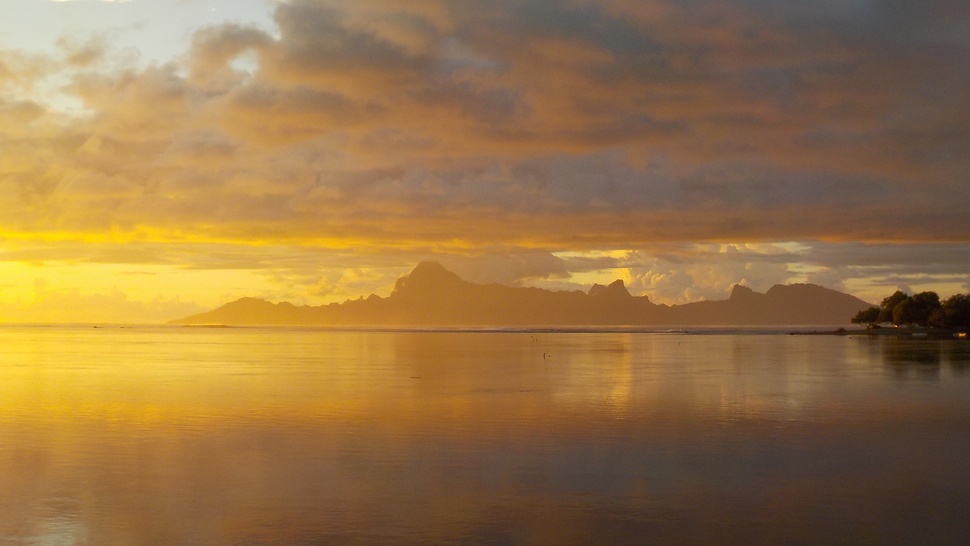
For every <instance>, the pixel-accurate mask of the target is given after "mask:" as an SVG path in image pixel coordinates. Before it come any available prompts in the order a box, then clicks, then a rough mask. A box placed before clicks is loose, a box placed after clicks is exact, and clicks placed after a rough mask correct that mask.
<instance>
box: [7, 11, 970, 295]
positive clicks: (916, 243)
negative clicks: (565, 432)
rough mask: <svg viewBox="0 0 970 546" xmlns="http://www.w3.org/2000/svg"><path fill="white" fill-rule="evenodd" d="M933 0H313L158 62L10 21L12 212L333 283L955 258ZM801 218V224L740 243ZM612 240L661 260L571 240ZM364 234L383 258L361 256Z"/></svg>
mask: <svg viewBox="0 0 970 546" xmlns="http://www.w3.org/2000/svg"><path fill="white" fill-rule="evenodd" d="M920 6H921V7H920V9H919V10H916V11H913V10H912V8H907V7H906V6H903V5H902V4H900V3H899V2H883V1H873V2H851V3H846V2H834V1H831V2H830V1H825V2H816V3H808V4H806V3H798V4H793V3H791V2H774V1H763V0H758V1H755V0H744V1H741V0H738V1H732V2H712V1H706V0H699V1H696V2H686V3H685V2H673V1H667V0H649V1H646V2H644V1H632V0H608V1H604V2H588V1H576V2H558V3H557V2H539V1H531V0H501V1H497V2H489V3H488V5H487V6H484V5H480V4H469V3H466V2H445V1H440V0H420V1H415V2H407V3H393V4H391V3H388V2H381V1H376V0H369V1H361V2H353V3H347V2H338V1H322V0H291V1H289V2H280V3H276V4H275V8H274V9H275V12H274V13H275V17H274V25H275V27H274V28H270V29H265V28H263V29H261V28H255V27H251V26H245V25H239V24H221V25H216V26H211V27H207V28H204V29H202V30H199V31H198V32H196V33H195V34H194V35H193V36H192V37H191V43H190V45H189V47H188V48H187V49H186V51H185V52H184V54H183V55H182V56H181V57H179V58H174V59H171V60H170V61H169V62H161V63H154V64H151V65H148V66H139V65H136V64H133V63H130V62H125V61H124V60H123V59H119V58H113V57H112V54H113V53H112V51H111V48H110V43H111V40H110V39H109V37H107V36H92V37H85V36H82V35H71V36H68V37H64V38H62V39H61V41H60V44H59V45H60V48H59V49H58V51H57V53H56V54H51V55H49V56H43V55H39V54H35V53H31V52H26V51H16V50H9V49H8V50H3V51H0V141H2V144H3V145H2V146H0V205H2V208H3V210H4V214H3V215H0V231H2V232H3V233H9V234H18V237H24V238H28V239H30V238H33V239H34V240H37V241H51V240H71V241H82V242H83V243H84V244H85V245H94V247H98V245H107V246H111V245H119V244H121V245H124V244H129V243H132V242H135V243H138V244H143V245H145V246H146V247H151V251H150V252H146V253H142V252H141V251H134V252H133V256H135V257H136V258H137V259H145V260H156V263H159V264H163V263H164V264H167V263H176V262H178V260H183V259H184V260H186V262H185V263H186V264H187V265H186V267H187V268H206V267H211V268H215V269H218V268H222V267H230V266H231V267H235V266H236V265H232V264H237V265H238V266H240V267H242V266H244V265H245V264H246V263H249V264H250V265H249V267H251V268H252V269H253V270H259V271H270V270H273V271H275V273H274V275H277V279H278V280H279V286H281V287H283V286H286V287H287V288H285V289H284V288H281V289H280V290H281V291H280V294H282V293H283V292H285V291H289V292H287V293H295V291H299V293H307V294H310V296H311V297H316V298H320V297H324V296H325V295H326V294H330V295H333V294H344V293H346V292H347V291H349V290H353V289H356V288H361V289H363V288H365V287H370V288H369V289H370V290H373V289H375V287H377V286H381V284H380V283H385V281H386V280H387V279H391V280H393V278H394V276H395V275H397V274H400V273H401V272H403V271H406V268H407V266H408V265H413V263H414V262H416V261H417V260H418V259H423V258H428V257H437V258H440V259H442V260H443V261H446V262H447V263H448V264H449V265H450V266H452V267H454V268H455V269H456V270H461V271H460V273H462V274H463V275H464V276H467V277H468V278H470V279H472V280H481V281H483V282H484V281H489V282H494V281H499V282H507V283H513V284H520V283H534V282H539V281H541V282H548V283H569V282H573V281H572V280H571V277H570V276H569V275H571V274H577V275H579V274H581V273H582V274H585V273H589V272H590V271H596V270H602V271H608V270H612V269H626V270H627V271H626V272H625V273H624V274H625V275H627V279H628V280H629V282H631V283H632V285H633V286H634V287H635V288H636V289H637V290H640V291H643V292H644V293H648V292H649V293H652V294H654V295H655V296H656V297H657V298H659V299H663V300H669V301H681V300H683V301H687V300H692V299H696V298H700V297H715V296H718V295H721V294H724V293H725V291H726V290H728V289H729V287H730V285H731V284H733V283H736V282H745V283H749V284H751V285H752V286H753V287H755V288H765V287H766V285H770V284H771V283H774V282H782V281H785V280H786V279H794V280H817V281H819V282H823V283H828V284H831V285H833V286H847V287H851V286H853V283H858V282H859V279H862V278H864V277H866V276H881V278H889V276H890V275H896V276H897V277H898V276H906V275H908V276H912V275H916V274H917V273H918V272H919V271H923V272H924V273H925V274H927V275H933V276H934V278H938V279H950V278H951V277H952V276H953V275H956V274H957V273H958V270H959V269H960V268H964V269H963V270H964V271H965V270H966V269H965V266H966V265H968V264H966V263H965V262H966V260H965V259H964V258H965V257H966V255H967V252H966V250H965V249H964V248H963V246H962V245H964V244H965V242H966V241H968V240H970V224H968V223H967V222H966V221H965V215H966V209H967V206H968V205H970V186H968V185H967V184H966V183H965V182H966V180H967V176H968V175H970V107H968V105H970V91H968V90H970V76H968V74H970V65H968V63H970V61H968V60H967V59H970V40H968V39H967V38H966V33H963V32H959V30H960V28H959V27H960V25H959V24H958V23H959V21H961V20H963V19H965V18H966V15H967V13H966V8H965V7H963V4H961V3H959V2H950V1H946V0H938V1H932V2H927V3H923V4H921V5H920ZM52 88H53V89H56V92H51V91H50V90H51V89H52ZM64 97H69V98H70V99H71V100H73V101H77V103H78V104H79V105H80V106H79V107H78V108H76V109H73V110H71V111H70V112H68V113H65V109H64V108H63V107H62V106H60V105H59V104H58V103H59V101H62V100H63V99H64ZM778 241H801V242H802V243H803V244H804V245H805V246H804V248H802V250H800V251H798V252H794V251H789V250H785V247H784V246H781V247H778V248H775V249H774V250H771V251H767V250H765V249H764V248H761V249H759V250H753V248H754V247H751V248H748V247H743V246H737V245H741V244H742V243H740V242H745V243H757V242H763V243H766V244H768V243H773V242H774V243H777V242H778ZM859 241H863V242H864V243H860V242H859ZM704 243H711V244H713V245H714V246H712V247H707V246H705V245H704ZM153 245H158V246H153ZM183 245H185V246H183ZM191 245H200V247H199V248H201V247H202V246H204V247H205V248H209V249H217V252H216V254H215V255H213V256H211V257H208V258H207V257H206V256H205V253H204V252H200V251H197V247H193V246H191ZM695 245H696V246H695ZM723 245H735V246H736V247H737V248H738V249H739V253H738V256H737V257H734V256H733V255H729V253H728V252H727V251H723V252H722V251H721V248H722V246H723ZM94 247H93V248H94ZM49 248H54V247H49ZM58 248H59V249H60V250H58V252H65V253H67V254H69V255H71V254H72V253H73V252H74V251H68V250H66V249H65V248H63V247H58ZM287 248H288V249H292V248H299V249H305V248H309V249H316V250H317V251H318V252H329V253H334V254H336V255H338V256H340V257H341V259H344V258H346V262H345V263H340V264H335V263H327V264H322V262H321V261H314V260H309V259H306V256H305V255H304V254H303V253H302V250H301V251H297V252H292V251H286V252H284V251H282V250H281V251H277V249H287ZM713 248H717V250H716V251H714V250H711V249H713ZM724 248H727V247H724ZM779 248H780V249H781V250H785V251H784V252H780V251H779V252H776V251H778V249H779ZM266 249H273V250H266ZM616 249H621V250H628V251H629V250H631V249H632V251H634V252H635V254H634V256H637V258H636V260H634V262H636V263H633V262H630V263H627V262H623V261H622V260H619V259H618V258H616V257H608V258H603V257H599V258H596V259H595V260H593V259H591V258H590V259H588V260H590V261H588V262H583V260H582V259H580V258H577V257H576V256H578V255H579V254H576V255H573V256H572V257H567V258H562V257H561V256H565V255H566V254H565V253H568V252H571V251H572V252H577V253H582V252H590V253H592V252H596V251H603V252H610V251H614V250H616ZM704 249H707V250H704ZM263 250H266V252H267V255H269V256H273V257H274V258H279V259H289V260H292V261H293V262H295V263H294V264H293V265H292V266H290V265H283V266H280V267H279V268H278V269H274V266H273V265H272V264H270V263H268V260H264V259H263V258H261V257H260V252H261V251H263ZM46 252H48V251H47V250H45V251H43V252H42V253H46ZM109 253H123V252H122V251H118V250H112V251H111V252H109ZM288 253H289V254H288ZM375 254H381V255H390V256H392V257H393V258H392V259H391V260H390V261H382V260H381V259H378V258H374V257H373V256H374V255H375ZM590 255H592V254H590ZM368 256H369V257H368ZM92 259H114V258H108V257H101V258H92ZM637 260H639V261H637ZM354 261H358V262H360V263H365V262H366V263H367V264H369V265H372V266H373V267H376V268H386V269H382V271H384V273H382V274H381V276H380V278H374V279H366V280H359V281H352V280H350V277H345V276H344V274H343V272H344V271H347V270H350V269H353V267H354V263H351V262H354ZM791 264H801V265H798V266H797V267H795V266H794V265H791ZM318 266H321V267H322V266H326V268H327V272H326V275H321V274H319V273H317V274H312V273H311V270H312V268H313V267H318ZM597 268H600V269H597ZM906 278H910V277H906ZM341 279H343V280H341ZM354 283H356V284H354ZM914 284H915V283H914Z"/></svg>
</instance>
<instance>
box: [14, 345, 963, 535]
mask: <svg viewBox="0 0 970 546" xmlns="http://www.w3.org/2000/svg"><path fill="white" fill-rule="evenodd" d="M968 362H970V354H968V351H967V344H966V343H963V344H960V343H957V342H926V341H924V342H913V341H906V340H895V339H885V340H883V339H879V340H872V339H866V338H839V337H818V336H805V337H801V336H757V335H719V336H713V335H711V336H707V335H705V336H685V335H647V334H633V333H584V334H555V333H548V332H540V333H531V334H530V333H506V334H496V333H427V332H333V331H315V330H303V331H300V330H273V329H265V330H264V329H228V330H208V329H192V328H129V329H121V328H110V329H109V328H104V329H83V328H68V327H64V328H25V327H11V328H4V329H0V438H3V441H2V443H0V484H2V488H3V495H2V496H0V544H2V543H4V542H14V543H42V544H160V543H198V544H235V543H266V542H276V543H301V542H302V543H360V542H376V543H388V542H392V543H408V542H418V543H420V542H448V541H455V542H463V543H486V544H489V543H536V544H540V543H561V542H565V543H570V542H572V543H590V542H599V541H600V540H599V539H601V538H602V537H603V536H609V537H610V538H611V539H612V541H613V542H620V543H623V542H628V543H639V541H640V540H642V537H643V536H644V533H649V534H650V536H654V537H656V538H657V539H658V540H659V541H661V542H663V541H664V539H666V541H673V542H685V541H687V542H696V541H702V542H704V541H706V542H711V541H716V542H721V543H724V542H736V543H749V542H750V541H751V540H752V539H753V541H754V542H762V543H766V542H777V541H779V540H781V541H783V540H784V539H785V538H786V537H790V536H792V534H793V533H794V534H795V535H796V536H803V537H807V539H808V541H809V542H814V541H815V540H814V539H818V540H823V539H831V538H833V537H835V538H838V537H842V538H843V539H844V537H846V536H849V537H856V538H860V539H874V540H877V539H880V538H894V537H897V536H906V535H905V533H907V532H910V531H912V529H911V527H910V526H909V525H910V524H911V523H912V524H913V525H915V523H913V522H911V521H910V520H908V519H906V518H902V519H900V518H899V517H889V516H887V517H883V516H881V515H880V514H884V513H885V514H890V516H891V512H883V511H885V510H891V507H892V506H894V505H899V506H904V507H907V509H908V510H910V511H911V513H913V514H917V515H920V514H926V513H928V511H929V510H930V508H932V510H933V514H934V516H933V517H934V518H935V519H934V521H936V522H937V523H936V525H937V527H936V528H934V529H930V534H929V535H926V536H930V537H932V536H934V535H933V532H937V531H938V532H939V533H941V534H943V533H944V532H950V531H954V530H966V529H965V524H962V523H961V522H963V520H964V518H963V517H962V515H960V516H959V517H958V514H963V512H962V511H961V510H962V509H963V508H967V507H968V506H970V505H968V504H967V503H968V502H970V486H967V485H966V484H967V483H968V481H970V470H967V466H968V465H966V464H965V461H966V460H967V459H966V458H965V457H967V456H970V436H968V435H966V434H962V433H961V434H954V429H952V426H953V424H954V423H964V422H965V419H966V418H967V417H970V411H968V410H970V400H968V390H970V389H968V384H967V383H968V382H967V380H966V377H965V369H966V366H967V363H968ZM928 369H929V370H930V371H931V372H932V373H927V370H928ZM961 461H962V462H961ZM914 469H916V470H917V471H914ZM904 470H905V471H906V472H907V479H906V481H904V482H898V481H896V479H895V477H896V476H898V475H899V474H900V472H901V471H904ZM954 484H957V485H956V486H954ZM934 496H937V497H939V499H937V500H936V501H934V500H932V499H933V498H934ZM944 500H945V501H946V504H945V505H942V506H941V505H940V503H941V502H943V501H944ZM726 506H727V507H729V508H725V507H726ZM806 522H811V524H809V523H806ZM961 525H962V526H961ZM914 528H915V527H914ZM924 531H925V529H924ZM900 533H902V534H901V535H900ZM936 538H940V537H936ZM944 538H945V537H944ZM944 542H945V541H944Z"/></svg>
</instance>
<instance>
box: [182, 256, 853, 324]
mask: <svg viewBox="0 0 970 546" xmlns="http://www.w3.org/2000/svg"><path fill="white" fill-rule="evenodd" d="M868 307H870V304H869V303H867V302H865V301H862V300H861V299H859V298H856V297H855V296H852V295H849V294H844V293H842V292H838V291H835V290H831V289H829V288H825V287H822V286H818V285H814V284H791V285H775V286H772V287H771V288H770V289H769V290H768V291H767V292H765V293H764V294H762V293H759V292H755V291H753V290H751V289H750V288H748V287H746V286H743V285H735V286H734V287H733V289H732V291H731V295H730V297H729V298H728V299H726V300H714V301H700V302H693V303H687V304H682V305H673V306H668V305H663V304H655V303H653V302H651V301H650V298H649V297H647V296H633V295H632V294H630V292H629V291H628V290H627V288H626V286H625V285H624V283H623V281H622V280H616V281H614V282H612V283H610V284H609V285H606V286H604V285H601V284H594V285H593V286H592V287H591V288H590V289H589V291H588V292H582V291H580V290H574V291H551V290H546V289H542V288H533V287H528V288H525V287H511V286H506V285H501V284H494V283H493V284H475V283H470V282H467V281H465V280H463V279H461V278H460V277H459V276H458V275H456V274H455V273H453V272H451V271H448V270H447V269H445V268H444V267H443V266H442V265H441V264H439V263H437V262H421V263H419V264H418V265H417V266H416V267H415V268H414V269H413V270H412V271H411V272H410V273H409V274H407V275H404V276H402V277H401V278H399V279H398V280H397V282H396V283H395V286H394V289H393V290H392V291H391V294H390V295H389V296H387V297H381V296H377V295H374V294H371V295H370V296H368V297H366V298H364V297H363V296H361V298H359V299H356V300H347V301H345V302H343V303H331V304H329V305H322V306H306V305H304V306H297V305H293V304H292V303H289V302H280V303H271V302H268V301H266V300H262V299H259V298H252V297H246V298H240V299H238V300H236V301H233V302H229V303H226V304H224V305H222V306H220V307H218V308H216V309H213V310H211V311H208V312H205V313H199V314H196V315H191V316H188V317H183V318H180V319H175V320H172V321H170V324H225V325H334V326H597V325H602V326H607V325H611V326H621V325H624V326H680V325H685V326H686V325H725V326H728V325H796V324H812V325H827V324H832V325H835V324H848V323H849V319H850V318H851V317H852V316H854V315H855V313H857V312H859V311H861V310H863V309H866V308H868Z"/></svg>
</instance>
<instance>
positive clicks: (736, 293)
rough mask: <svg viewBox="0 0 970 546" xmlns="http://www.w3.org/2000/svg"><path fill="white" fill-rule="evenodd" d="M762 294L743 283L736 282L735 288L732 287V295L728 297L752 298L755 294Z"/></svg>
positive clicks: (738, 298) (731, 298)
mask: <svg viewBox="0 0 970 546" xmlns="http://www.w3.org/2000/svg"><path fill="white" fill-rule="evenodd" d="M760 295H761V294H759V293H757V292H755V291H754V290H752V289H750V288H748V287H747V286H744V285H743V284H736V285H734V288H732V289H731V295H730V296H729V297H728V299H729V300H743V299H750V298H752V297H755V296H760Z"/></svg>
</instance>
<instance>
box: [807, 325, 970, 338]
mask: <svg viewBox="0 0 970 546" xmlns="http://www.w3.org/2000/svg"><path fill="white" fill-rule="evenodd" d="M789 335H792V336H868V337H881V336H893V337H905V338H918V339H964V340H965V339H967V329H966V328H929V327H903V328H895V327H891V328H860V329H851V330H850V329H846V328H838V329H836V330H814V331H811V332H789Z"/></svg>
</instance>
